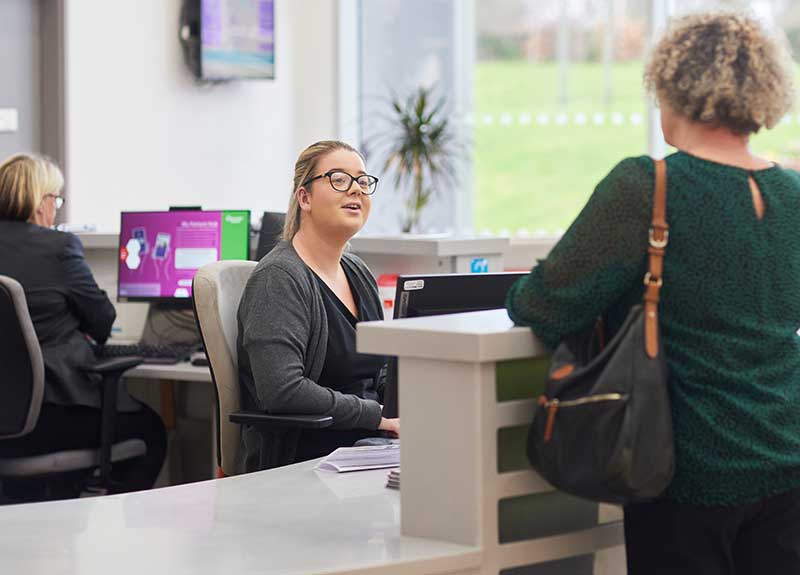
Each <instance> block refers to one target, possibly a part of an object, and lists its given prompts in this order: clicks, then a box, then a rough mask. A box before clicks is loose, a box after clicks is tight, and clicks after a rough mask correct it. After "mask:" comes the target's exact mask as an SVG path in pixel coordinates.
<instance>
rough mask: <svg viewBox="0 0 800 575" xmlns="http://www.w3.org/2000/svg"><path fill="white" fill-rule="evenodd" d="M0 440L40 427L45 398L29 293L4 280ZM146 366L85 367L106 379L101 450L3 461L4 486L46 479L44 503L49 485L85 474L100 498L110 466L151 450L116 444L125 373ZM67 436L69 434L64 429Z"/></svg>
mask: <svg viewBox="0 0 800 575" xmlns="http://www.w3.org/2000/svg"><path fill="white" fill-rule="evenodd" d="M0 333H2V334H3V340H2V345H0V365H2V366H3V371H4V374H3V384H2V385H0V441H2V440H4V439H13V438H16V437H22V436H24V435H26V434H27V433H30V432H31V430H33V428H34V427H35V426H36V422H37V420H38V419H39V412H40V409H41V406H42V399H43V397H44V362H43V360H42V350H41V347H40V346H39V340H38V339H37V337H36V332H35V331H34V329H33V323H32V322H31V318H30V314H29V312H28V305H27V302H26V299H25V292H24V291H23V289H22V286H21V285H20V284H19V282H17V281H16V280H14V279H12V278H9V277H6V276H2V275H0ZM141 362H142V359H141V358H139V357H121V358H115V359H110V360H106V361H102V362H100V363H97V364H95V365H93V366H92V367H90V368H87V369H86V371H87V372H88V373H97V374H99V375H101V376H102V378H103V381H102V388H101V393H102V424H101V429H99V430H98V433H99V435H100V438H99V439H100V448H99V449H73V450H65V451H56V452H52V453H46V454H41V455H32V456H17V457H2V456H0V481H2V480H14V481H21V480H29V479H30V480H33V479H36V480H40V479H41V480H44V482H45V489H46V491H45V494H44V496H45V498H50V497H51V496H52V490H51V487H52V485H51V482H50V481H49V480H52V479H55V478H59V477H62V476H63V475H65V474H68V473H70V474H71V473H73V472H80V471H83V472H85V475H86V477H87V479H86V480H85V481H84V482H83V485H84V487H85V488H88V489H90V490H92V491H95V492H98V493H102V492H105V491H107V490H108V489H109V488H110V487H112V481H111V478H110V476H109V473H110V471H111V465H112V464H113V463H115V462H117V461H122V460H125V459H131V458H134V457H141V456H142V455H144V454H145V453H146V450H147V447H146V445H145V443H144V441H142V440H140V439H129V440H126V441H121V442H118V443H114V444H112V439H113V437H114V424H115V420H116V414H117V391H118V386H119V380H120V377H121V376H122V374H123V372H125V371H126V370H128V369H130V368H131V367H134V366H136V365H138V364H140V363H141ZM64 432H65V433H68V432H69V430H64Z"/></svg>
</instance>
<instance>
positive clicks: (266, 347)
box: [238, 141, 400, 471]
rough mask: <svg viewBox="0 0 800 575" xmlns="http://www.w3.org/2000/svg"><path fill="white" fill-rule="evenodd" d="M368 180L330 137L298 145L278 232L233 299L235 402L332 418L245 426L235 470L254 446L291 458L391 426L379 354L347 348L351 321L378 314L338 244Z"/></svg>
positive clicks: (254, 457)
mask: <svg viewBox="0 0 800 575" xmlns="http://www.w3.org/2000/svg"><path fill="white" fill-rule="evenodd" d="M377 183H378V179H377V178H375V177H374V176H370V175H369V174H367V173H366V169H365V167H364V160H363V158H362V156H361V154H360V153H359V152H358V151H357V150H355V149H354V148H352V147H351V146H349V145H347V144H345V143H343V142H337V141H323V142H317V143H316V144H312V145H311V146H309V147H308V148H306V149H305V150H304V151H303V152H302V153H301V154H300V157H299V158H298V160H297V163H296V164H295V174H294V187H293V190H292V196H291V199H290V201H289V209H288V210H287V216H286V226H285V228H284V233H283V241H282V242H280V243H279V244H278V245H277V246H276V247H275V248H274V249H273V250H272V251H271V252H270V253H269V254H267V255H266V256H265V257H264V258H263V259H262V260H261V261H260V262H259V264H258V265H257V266H256V268H255V269H254V271H253V273H252V275H251V276H250V279H249V280H248V282H247V286H246V287H245V290H244V294H243V295H242V301H241V304H240V306H239V313H238V318H239V340H238V341H239V343H238V348H239V349H238V355H239V373H240V378H241V384H242V407H243V408H244V409H248V410H259V411H263V412H267V413H270V414H275V415H279V414H282V413H293V414H312V415H322V414H324V415H331V416H333V420H334V422H333V425H332V426H331V427H330V428H327V429H321V430H303V431H300V432H297V433H296V434H295V435H290V436H285V437H284V439H283V440H282V441H285V442H290V443H291V445H275V443H276V442H278V441H281V440H278V439H277V438H273V439H271V440H270V442H271V443H272V445H265V446H262V445H261V436H260V434H259V433H258V432H257V431H256V430H255V429H252V428H250V427H248V426H245V427H244V428H243V430H242V445H241V449H240V452H239V458H238V467H239V469H240V471H254V470H256V469H257V468H258V461H259V453H260V451H261V449H262V448H263V449H271V450H272V449H281V450H288V451H289V452H291V451H293V450H295V449H296V451H295V456H294V461H303V460H307V459H312V458H315V457H320V456H323V455H327V454H328V453H330V452H331V451H333V450H334V449H336V448H338V447H345V446H351V445H352V444H353V443H354V442H355V441H357V440H359V439H361V438H364V437H372V436H376V435H378V432H377V430H382V431H385V432H388V433H389V434H392V435H399V431H400V422H399V420H398V419H387V418H384V417H382V415H381V400H382V394H383V383H384V379H385V372H386V369H385V367H386V358H385V357H382V356H375V355H365V354H359V353H356V346H355V334H356V330H355V327H356V323H357V322H359V321H375V320H380V319H383V308H382V306H381V302H380V298H379V297H378V287H377V284H376V283H375V280H374V278H373V277H372V274H371V273H370V271H369V269H368V268H367V267H366V265H365V264H364V262H362V261H361V259H359V258H358V257H357V256H355V255H353V254H350V253H348V252H345V248H346V246H347V242H348V241H349V240H350V238H351V237H353V235H355V233H356V232H358V231H359V230H360V229H361V228H362V227H363V226H364V224H365V223H366V221H367V218H368V217H369V212H370V207H371V203H372V198H371V196H372V194H373V193H374V192H375V190H376V187H377Z"/></svg>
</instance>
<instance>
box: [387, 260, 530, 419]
mask: <svg viewBox="0 0 800 575" xmlns="http://www.w3.org/2000/svg"><path fill="white" fill-rule="evenodd" d="M526 275H528V274H527V273H526V272H502V273H485V274H433V275H415V276H402V275H401V276H399V277H398V278H397V290H396V291H395V299H394V319H400V318H406V317H422V316H429V315H444V314H451V313H461V312H468V311H483V310H487V309H500V308H502V307H504V306H505V302H506V295H507V294H508V290H509V289H510V288H511V284H513V283H514V282H515V281H517V280H518V279H519V278H521V277H524V276H526ZM397 381H398V377H397V358H395V357H393V358H391V359H390V360H389V365H388V371H387V375H386V387H385V388H384V391H383V417H398V416H399V414H400V410H399V406H398V402H397Z"/></svg>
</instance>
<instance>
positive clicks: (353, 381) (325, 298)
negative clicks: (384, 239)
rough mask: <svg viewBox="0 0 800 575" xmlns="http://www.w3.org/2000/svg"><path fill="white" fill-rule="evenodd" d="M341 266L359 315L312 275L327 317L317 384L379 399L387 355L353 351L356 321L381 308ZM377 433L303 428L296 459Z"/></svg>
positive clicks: (378, 315)
mask: <svg viewBox="0 0 800 575" xmlns="http://www.w3.org/2000/svg"><path fill="white" fill-rule="evenodd" d="M342 269H343V270H344V273H345V277H346V278H347V283H348V284H349V285H350V290H351V291H352V293H353V299H354V300H355V303H356V308H357V309H358V316H359V317H358V318H356V317H354V316H353V314H352V313H351V312H350V310H349V309H347V306H346V305H345V304H344V303H343V302H342V300H340V299H339V297H338V296H337V295H336V294H335V293H334V292H333V290H331V288H329V287H328V285H327V284H326V283H325V282H324V281H323V280H322V278H320V277H319V276H317V275H316V274H314V277H315V278H316V280H317V285H319V289H320V291H321V292H322V302H323V305H324V307H325V315H326V316H327V318H328V343H327V347H326V352H325V363H324V364H323V366H322V373H321V374H320V376H319V379H318V380H317V383H318V384H319V385H322V386H324V387H328V388H330V389H334V390H336V391H339V392H341V393H347V394H351V395H356V396H358V397H360V398H362V399H373V400H375V401H378V402H380V401H381V398H382V396H383V388H382V381H383V378H381V371H382V370H383V369H384V367H385V365H386V360H387V358H386V357H384V356H381V355H369V354H364V353H358V352H356V323H358V322H359V321H376V320H381V319H383V310H382V309H380V308H379V307H378V306H377V305H376V302H375V301H373V299H372V298H369V297H366V294H361V293H359V291H358V288H357V286H358V282H356V281H354V277H353V273H354V272H353V270H351V269H349V267H348V266H347V265H346V264H344V263H343V264H342ZM379 382H381V385H379ZM377 435H378V432H376V431H372V430H366V429H337V430H331V429H323V430H307V431H304V432H303V437H302V438H301V441H300V445H299V446H298V460H301V459H313V458H315V457H322V456H324V455H327V454H329V453H331V452H332V451H333V450H335V449H336V448H338V447H350V446H352V445H353V443H354V442H356V441H358V440H359V439H361V438H364V437H375V436H377Z"/></svg>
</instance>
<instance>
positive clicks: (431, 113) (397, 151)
mask: <svg viewBox="0 0 800 575" xmlns="http://www.w3.org/2000/svg"><path fill="white" fill-rule="evenodd" d="M446 104H447V102H446V99H445V97H443V96H441V97H435V96H434V94H433V88H425V87H420V88H418V89H417V90H416V91H414V92H413V93H411V94H410V95H409V96H408V97H406V98H400V97H395V98H393V99H392V101H391V110H392V114H391V117H390V123H391V127H390V129H389V132H388V134H386V139H385V141H384V144H385V145H384V146H381V147H383V148H384V149H383V150H382V151H383V154H382V156H383V157H384V158H385V160H384V165H383V170H384V172H390V173H393V175H394V183H395V187H396V188H397V189H398V190H408V199H407V201H406V210H405V213H404V216H403V232H406V233H407V232H411V231H417V229H418V225H419V220H420V216H421V215H422V210H423V209H424V208H425V206H426V205H427V204H428V202H429V200H430V199H431V196H432V195H433V194H434V193H435V192H436V190H437V188H438V187H439V186H442V185H444V184H447V183H452V181H453V180H454V179H455V175H456V160H457V156H458V144H457V140H456V134H455V132H454V130H453V127H452V123H451V119H450V117H449V116H448V111H447V105H446Z"/></svg>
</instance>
